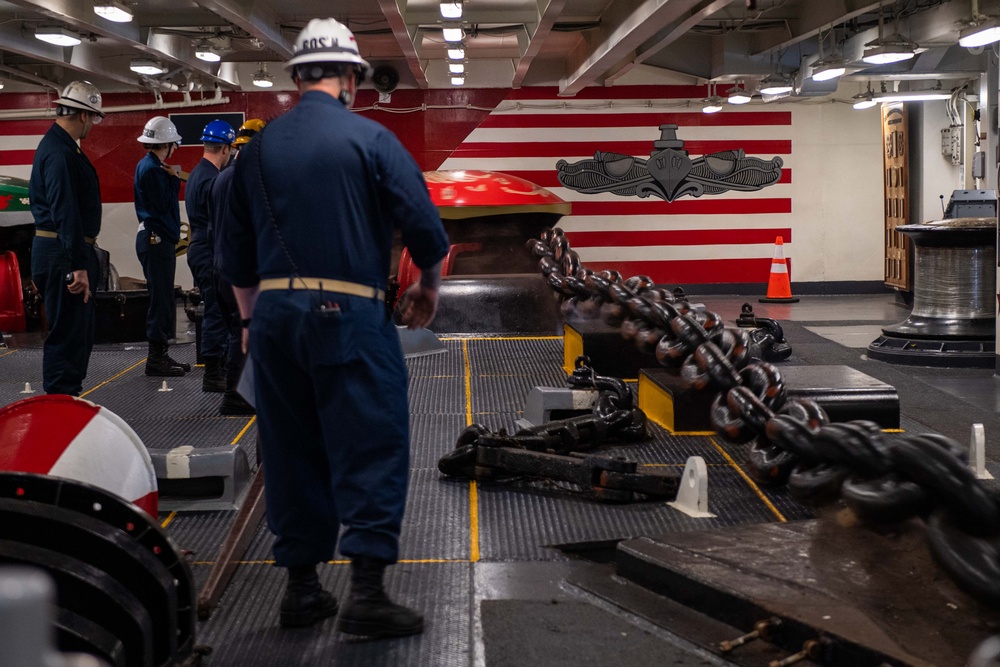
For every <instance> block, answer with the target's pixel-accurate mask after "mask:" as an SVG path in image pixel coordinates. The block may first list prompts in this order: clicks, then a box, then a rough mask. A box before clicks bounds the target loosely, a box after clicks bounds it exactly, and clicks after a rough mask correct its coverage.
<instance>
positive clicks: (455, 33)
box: [441, 27, 465, 42]
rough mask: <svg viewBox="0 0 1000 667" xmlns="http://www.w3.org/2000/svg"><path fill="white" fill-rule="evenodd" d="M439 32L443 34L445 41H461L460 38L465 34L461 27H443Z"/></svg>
mask: <svg viewBox="0 0 1000 667" xmlns="http://www.w3.org/2000/svg"><path fill="white" fill-rule="evenodd" d="M441 33H442V34H443V35H444V41H446V42H461V41H462V38H463V37H464V36H465V33H464V31H463V30H462V28H461V27H458V28H443V29H442V30H441Z"/></svg>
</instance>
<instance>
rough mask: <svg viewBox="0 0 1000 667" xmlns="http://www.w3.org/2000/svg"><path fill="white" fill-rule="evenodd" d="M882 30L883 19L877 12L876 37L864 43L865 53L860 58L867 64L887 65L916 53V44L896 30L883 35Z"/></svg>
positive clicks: (883, 30) (883, 29) (883, 25)
mask: <svg viewBox="0 0 1000 667" xmlns="http://www.w3.org/2000/svg"><path fill="white" fill-rule="evenodd" d="M884 32H885V19H884V18H883V16H882V14H879V15H878V37H877V38H875V39H873V40H872V41H870V42H868V43H867V44H865V47H866V48H865V54H864V56H863V57H862V58H861V60H863V61H864V62H866V63H868V64H869V65H888V64H890V63H898V62H901V61H903V60H909V59H910V58H912V57H913V56H915V55H916V50H917V45H916V44H914V43H913V42H911V41H909V40H907V39H904V38H903V36H902V35H900V34H899V33H896V32H894V33H892V34H891V35H889V36H888V37H884V36H883V33H884Z"/></svg>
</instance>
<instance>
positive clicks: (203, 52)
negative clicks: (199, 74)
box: [194, 39, 222, 63]
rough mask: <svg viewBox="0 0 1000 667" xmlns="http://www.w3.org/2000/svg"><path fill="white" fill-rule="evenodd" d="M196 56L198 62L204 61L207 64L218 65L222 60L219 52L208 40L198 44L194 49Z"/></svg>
mask: <svg viewBox="0 0 1000 667" xmlns="http://www.w3.org/2000/svg"><path fill="white" fill-rule="evenodd" d="M194 55H195V57H196V58H197V59H198V60H204V61H205V62H207V63H217V62H219V61H220V60H222V56H221V55H219V52H218V51H217V50H216V49H215V47H214V46H212V45H211V44H209V42H208V40H206V39H203V40H201V41H200V42H198V45H197V46H196V47H195V49H194Z"/></svg>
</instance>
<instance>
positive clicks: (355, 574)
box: [337, 558, 424, 637]
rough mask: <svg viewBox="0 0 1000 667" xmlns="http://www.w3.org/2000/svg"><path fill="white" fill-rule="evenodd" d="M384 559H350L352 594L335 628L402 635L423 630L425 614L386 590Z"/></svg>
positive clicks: (354, 632)
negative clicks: (394, 600) (396, 599)
mask: <svg viewBox="0 0 1000 667" xmlns="http://www.w3.org/2000/svg"><path fill="white" fill-rule="evenodd" d="M385 567H386V563H384V562H382V561H379V560H375V559H372V558H355V559H353V560H352V561H351V594H350V597H348V599H347V602H346V603H345V604H344V610H343V611H342V612H341V614H340V618H339V619H338V621H337V629H339V630H340V631H341V632H346V633H347V634H350V635H364V636H366V637H405V636H407V635H415V634H419V633H421V632H423V631H424V617H423V616H422V615H421V614H420V613H419V612H416V611H414V610H412V609H409V608H408V607H404V606H403V605H399V604H396V603H395V602H393V601H392V600H390V599H389V596H388V595H386V594H385V589H384V588H383V586H382V575H383V574H384V573H385Z"/></svg>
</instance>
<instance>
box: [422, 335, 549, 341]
mask: <svg viewBox="0 0 1000 667" xmlns="http://www.w3.org/2000/svg"><path fill="white" fill-rule="evenodd" d="M438 340H449V341H450V340H562V336H462V337H461V338H459V337H458V336H452V337H449V338H444V337H442V338H438Z"/></svg>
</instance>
